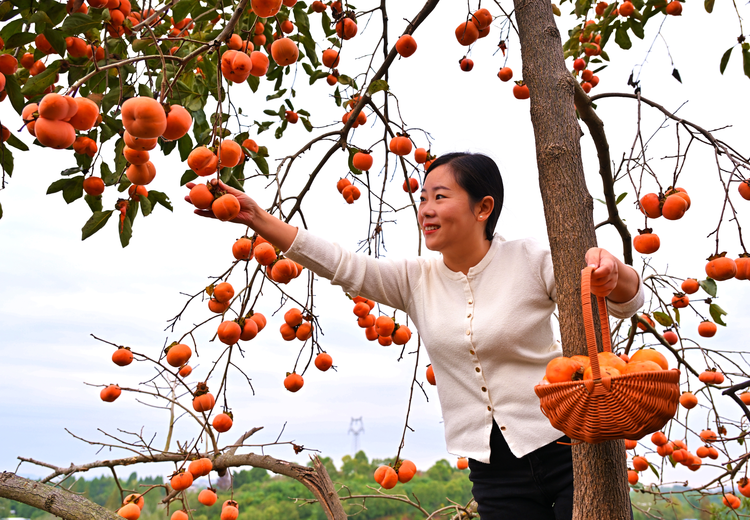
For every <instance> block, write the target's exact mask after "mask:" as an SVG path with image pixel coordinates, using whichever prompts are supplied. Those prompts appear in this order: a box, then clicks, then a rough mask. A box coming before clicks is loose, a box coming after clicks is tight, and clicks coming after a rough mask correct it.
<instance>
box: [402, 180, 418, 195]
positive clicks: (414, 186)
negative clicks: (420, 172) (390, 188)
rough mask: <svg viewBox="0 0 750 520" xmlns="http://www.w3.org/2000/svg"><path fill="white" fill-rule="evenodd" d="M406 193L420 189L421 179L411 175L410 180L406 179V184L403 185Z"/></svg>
mask: <svg viewBox="0 0 750 520" xmlns="http://www.w3.org/2000/svg"><path fill="white" fill-rule="evenodd" d="M401 187H402V188H403V190H404V191H405V192H406V193H416V192H417V190H419V181H418V180H417V179H415V178H414V177H409V180H408V181H406V180H404V184H403V185H402V186H401Z"/></svg>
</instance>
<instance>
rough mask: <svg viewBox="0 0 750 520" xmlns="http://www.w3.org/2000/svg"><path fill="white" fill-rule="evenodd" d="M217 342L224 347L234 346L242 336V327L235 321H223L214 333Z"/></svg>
mask: <svg viewBox="0 0 750 520" xmlns="http://www.w3.org/2000/svg"><path fill="white" fill-rule="evenodd" d="M216 334H217V336H218V337H219V341H221V342H222V343H224V344H226V345H234V344H235V343H237V342H238V341H239V339H240V336H241V335H242V327H240V325H239V323H237V322H236V321H223V322H221V324H220V325H219V328H218V329H217V331H216Z"/></svg>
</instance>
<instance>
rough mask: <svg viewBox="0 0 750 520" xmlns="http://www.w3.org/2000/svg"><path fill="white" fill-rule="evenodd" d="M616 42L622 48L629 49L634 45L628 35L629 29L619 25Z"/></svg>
mask: <svg viewBox="0 0 750 520" xmlns="http://www.w3.org/2000/svg"><path fill="white" fill-rule="evenodd" d="M615 43H617V45H619V46H620V47H621V48H622V49H629V48H631V47H632V46H633V44H632V42H631V41H630V37H629V36H628V31H627V30H626V29H625V28H624V27H622V26H620V27H618V28H617V30H616V31H615Z"/></svg>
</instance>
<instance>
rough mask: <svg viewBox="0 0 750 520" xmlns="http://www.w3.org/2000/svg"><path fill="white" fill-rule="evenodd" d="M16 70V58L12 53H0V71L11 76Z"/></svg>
mask: <svg viewBox="0 0 750 520" xmlns="http://www.w3.org/2000/svg"><path fill="white" fill-rule="evenodd" d="M17 70H18V60H17V59H16V57H15V56H13V55H12V54H0V72H2V73H3V74H5V75H6V76H12V75H13V74H15V73H16V71H17Z"/></svg>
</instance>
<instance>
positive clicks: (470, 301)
mask: <svg viewBox="0 0 750 520" xmlns="http://www.w3.org/2000/svg"><path fill="white" fill-rule="evenodd" d="M466 303H468V304H469V305H472V304H473V303H474V300H469V301H468V302H466Z"/></svg>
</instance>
